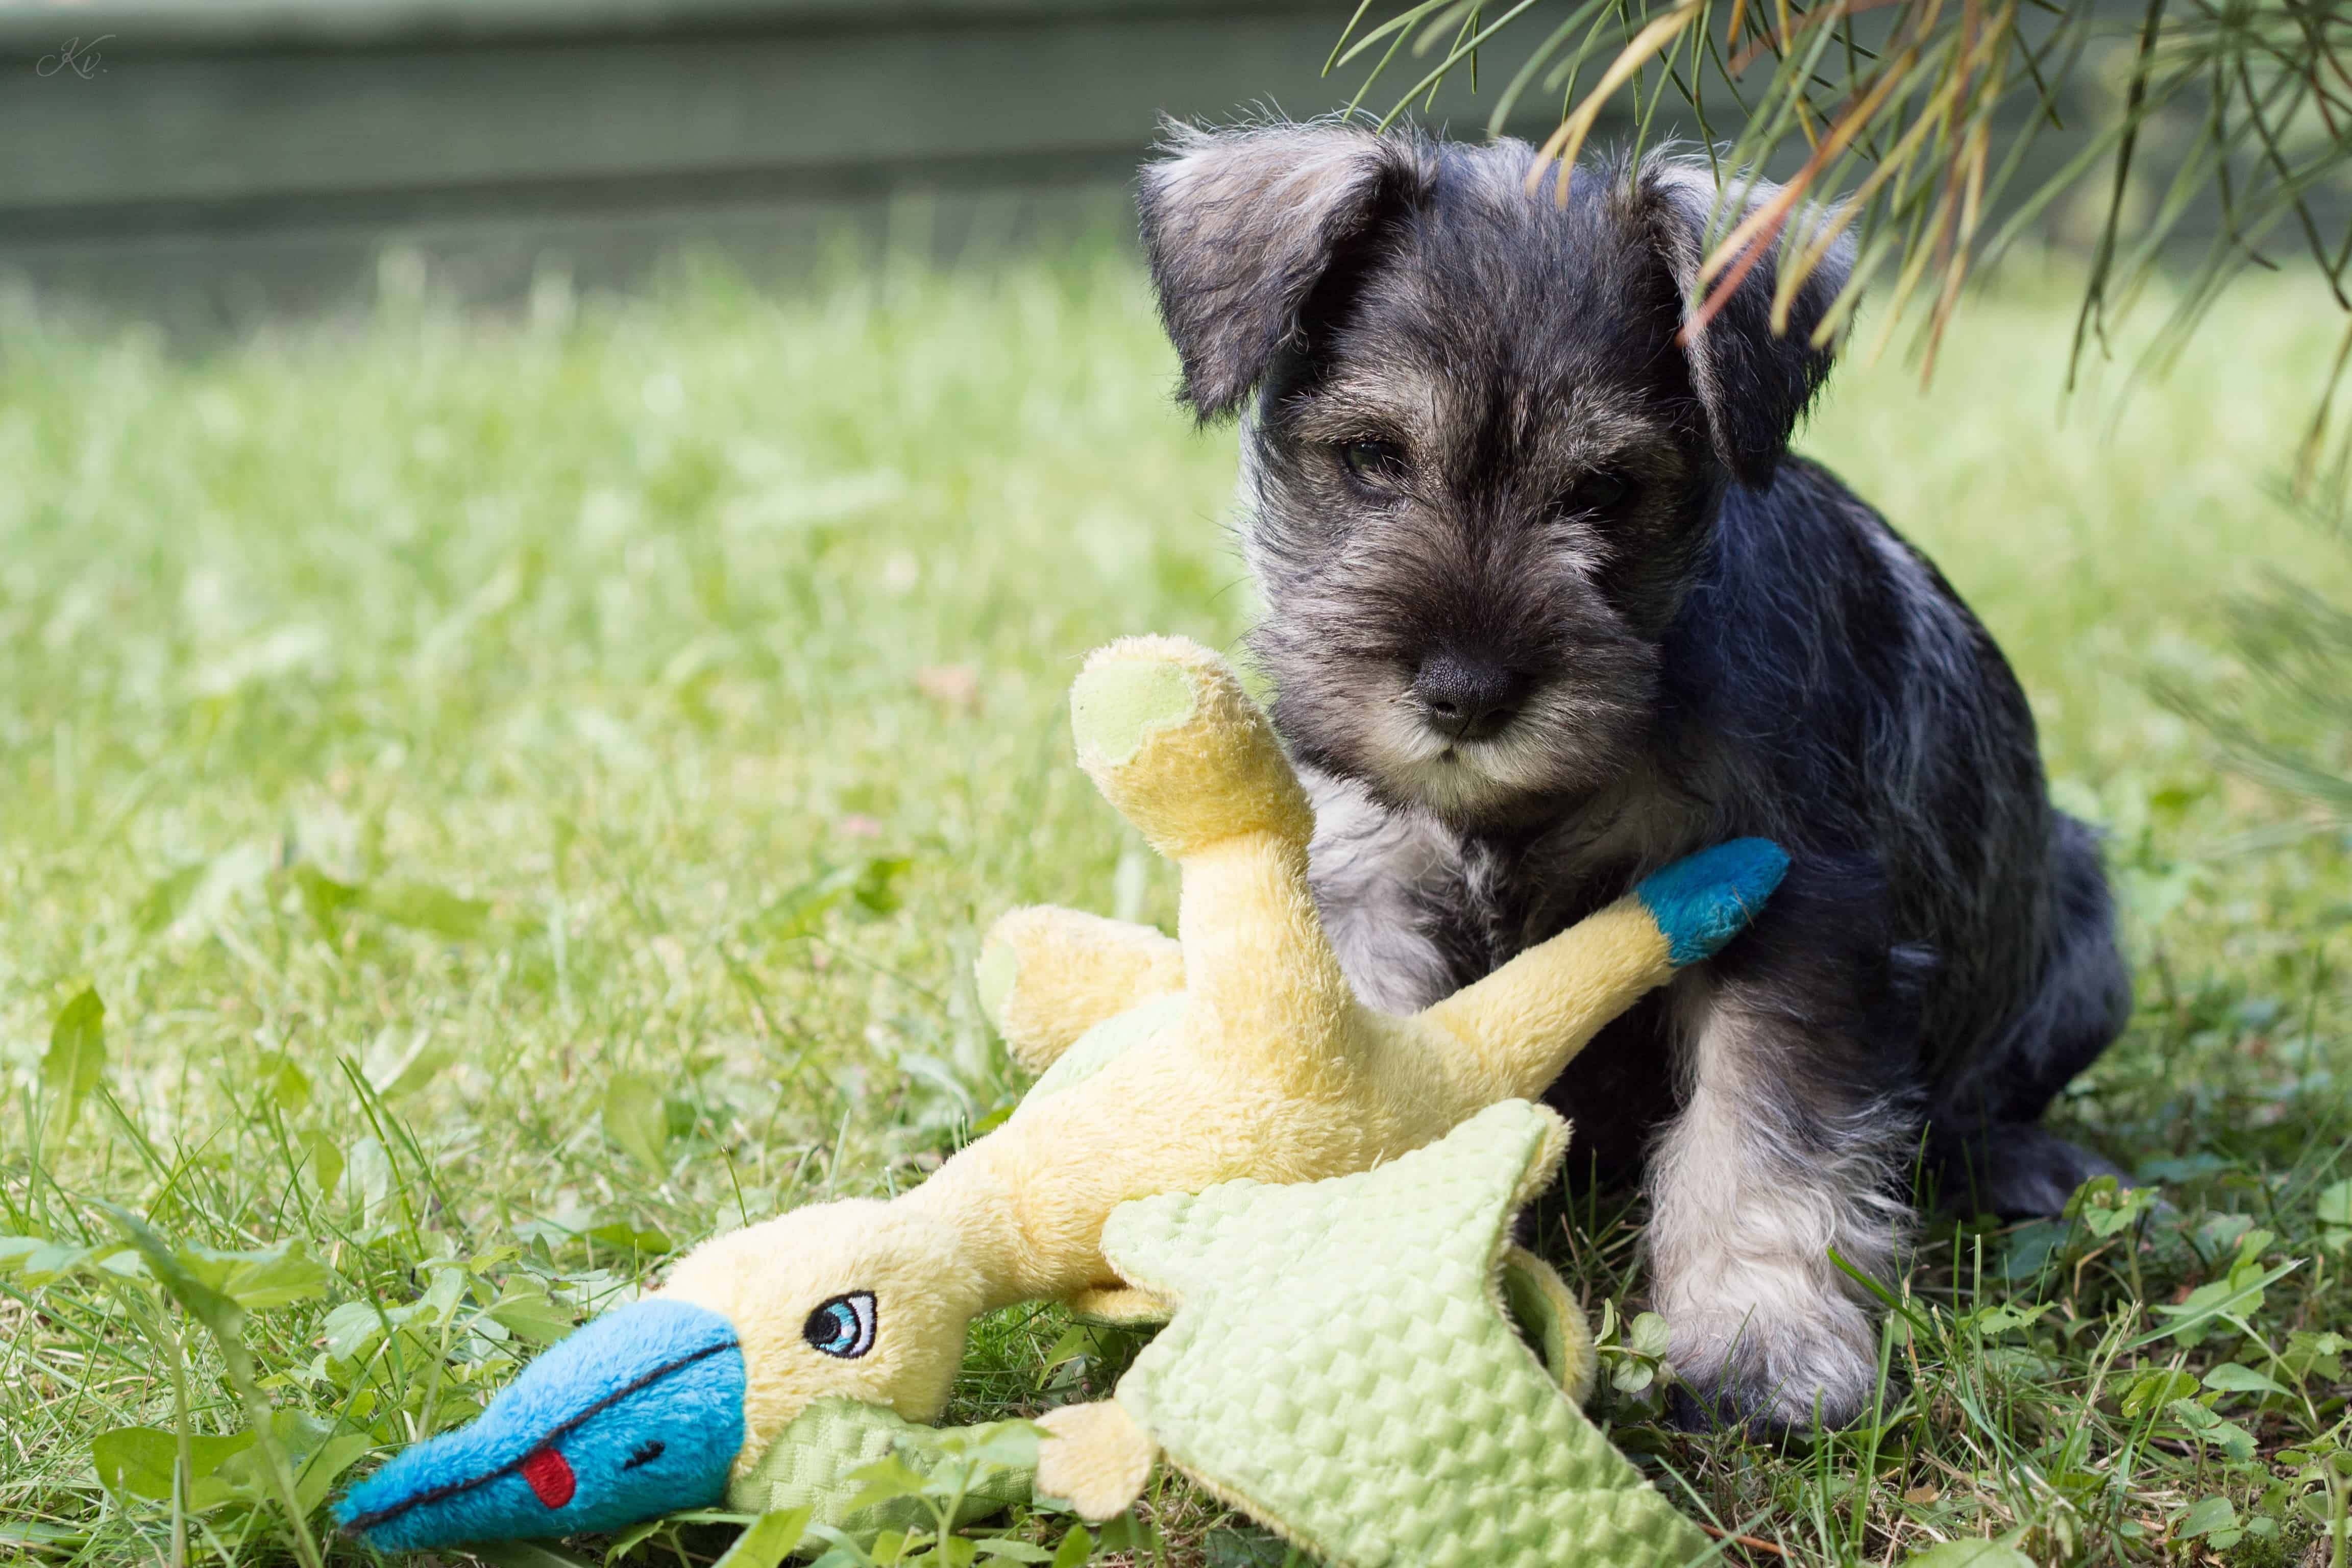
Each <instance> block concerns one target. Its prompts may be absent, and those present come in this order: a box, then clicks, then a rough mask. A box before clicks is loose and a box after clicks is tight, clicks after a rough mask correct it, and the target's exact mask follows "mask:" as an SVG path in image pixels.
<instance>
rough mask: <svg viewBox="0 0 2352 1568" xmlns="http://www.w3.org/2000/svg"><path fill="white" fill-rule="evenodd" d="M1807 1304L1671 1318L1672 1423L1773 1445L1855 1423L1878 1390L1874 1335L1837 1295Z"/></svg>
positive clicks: (1859, 1314) (1865, 1319)
mask: <svg viewBox="0 0 2352 1568" xmlns="http://www.w3.org/2000/svg"><path fill="white" fill-rule="evenodd" d="M1811 1305H1812V1310H1810V1311H1805V1310H1790V1304H1787V1303H1784V1304H1781V1305H1780V1307H1779V1308H1778V1310H1768V1309H1767V1308H1765V1307H1762V1306H1759V1307H1757V1308H1754V1309H1752V1310H1748V1311H1745V1312H1738V1311H1729V1310H1721V1309H1709V1310H1705V1311H1702V1312H1700V1313H1698V1314H1696V1315H1693V1316H1691V1317H1689V1318H1688V1319H1687V1321H1679V1322H1678V1321H1675V1320H1673V1319H1669V1320H1668V1321H1670V1322H1673V1323H1674V1328H1675V1339H1674V1349H1673V1351H1672V1352H1670V1358H1671V1359H1672V1361H1673V1363H1674V1365H1675V1372H1676V1373H1677V1374H1678V1376H1679V1378H1680V1382H1679V1383H1678V1384H1677V1385H1676V1387H1675V1391H1674V1394H1673V1398H1672V1401H1671V1405H1670V1410H1671V1414H1672V1415H1673V1417H1674V1419H1675V1424H1676V1425H1677V1426H1681V1427H1683V1428H1684V1429H1685V1431H1696V1432H1704V1431H1710V1430H1726V1429H1728V1428H1732V1427H1746V1428H1747V1429H1748V1431H1749V1432H1750V1433H1751V1434H1753V1435H1754V1436H1758V1437H1759V1438H1763V1439H1766V1440H1768V1441H1776V1440H1778V1439H1780V1438H1781V1437H1784V1436H1788V1435H1790V1433H1801V1432H1806V1431H1810V1430H1811V1429H1812V1428H1813V1427H1814V1426H1816V1424H1818V1425H1819V1426H1824V1427H1838V1426H1847V1425H1849V1424H1851V1423H1852V1422H1853V1421H1854V1420H1855V1419H1856V1418H1857V1417H1859V1416H1860V1415H1862V1413H1863V1412H1864V1410H1866V1409H1868V1408H1869V1405H1870V1399H1871V1394H1872V1393H1873V1392H1874V1389H1875V1388H1876V1387H1877V1384H1878V1356H1877V1343H1878V1336H1877V1334H1876V1332H1875V1331H1874V1329H1873V1327H1872V1324H1871V1321H1870V1317H1869V1315H1868V1314H1867V1313H1865V1312H1864V1310H1862V1309H1861V1308H1860V1307H1859V1306H1857V1305H1856V1304H1855V1303H1853V1301H1850V1300H1845V1299H1844V1298H1843V1297H1842V1296H1831V1297H1829V1298H1827V1299H1826V1300H1816V1301H1815V1302H1813V1303H1812V1304H1811Z"/></svg>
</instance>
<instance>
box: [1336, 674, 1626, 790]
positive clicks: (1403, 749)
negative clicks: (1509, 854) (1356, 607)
mask: <svg viewBox="0 0 2352 1568" xmlns="http://www.w3.org/2000/svg"><path fill="white" fill-rule="evenodd" d="M1591 708H1592V705H1591V704H1589V703H1584V702H1579V701H1578V700H1575V699H1574V698H1573V696H1572V695H1571V694H1570V693H1569V692H1568V691H1567V690H1566V689H1565V687H1564V684H1563V683H1561V682H1559V681H1552V682H1549V683H1547V684H1546V685H1545V686H1544V687H1542V688H1541V689H1538V691H1537V692H1536V693H1535V695H1534V696H1533V697H1532V698H1531V699H1529V700H1528V701H1526V702H1524V703H1522V704H1521V706H1520V709H1519V711H1518V713H1517V715H1516V716H1515V717H1514V718H1513V720H1512V721H1511V723H1510V724H1509V725H1508V726H1507V728H1505V729H1504V730H1503V731H1501V732H1500V733H1499V734H1496V735H1493V736H1490V737H1488V738H1486V739H1484V740H1475V741H1474V740H1461V739H1457V738H1455V737H1454V736H1451V735H1447V734H1445V733H1444V732H1443V731H1439V730H1436V729H1433V728H1432V727H1431V725H1430V723H1429V721H1428V720H1427V719H1426V718H1424V717H1423V714H1422V712H1421V710H1420V707H1419V705H1418V704H1417V703H1415V702H1414V701H1413V700H1412V697H1411V695H1410V694H1409V693H1406V692H1403V691H1398V692H1396V693H1395V694H1394V695H1392V696H1391V697H1389V698H1387V699H1386V700H1374V701H1370V702H1368V703H1366V704H1365V705H1364V708H1363V709H1362V710H1360V711H1361V718H1362V723H1361V727H1360V731H1359V732H1358V733H1357V735H1356V736H1355V737H1354V742H1355V743H1354V746H1353V747H1352V748H1351V749H1352V750H1353V751H1354V752H1356V756H1355V758H1354V759H1353V761H1354V763H1355V765H1354V766H1353V767H1352V768H1350V769H1349V771H1350V772H1354V773H1359V774H1360V776H1362V777H1363V778H1364V780H1365V782H1366V783H1368V784H1371V785H1372V787H1373V789H1374V791H1375V792H1376V793H1377V794H1379V795H1381V796H1384V797H1386V798H1387V799H1389V800H1390V801H1391V802H1392V803H1395V804H1400V805H1406V804H1409V805H1419V806H1422V807H1424V808H1426V809H1427V810H1429V811H1431V812H1433V813H1434V814H1435V815H1437V816H1440V817H1442V818H1444V819H1445V820H1447V821H1450V822H1454V823H1457V824H1462V825H1470V824H1483V823H1503V822H1507V821H1510V820H1512V819H1515V818H1518V817H1522V816H1537V815H1540V814H1541V813H1542V812H1543V811H1544V810H1545V809H1546V808H1547V807H1548V806H1549V805H1551V804H1553V803H1556V802H1557V801H1559V799H1560V798H1561V797H1562V796H1564V795H1575V794H1579V793H1581V792H1583V791H1586V790H1590V789H1591V788H1594V787H1596V786H1597V785H1599V784H1601V782H1602V781H1603V780H1604V779H1605V778H1606V777H1607V776H1608V774H1609V773H1610V772H1611V771H1612V769H1611V766H1610V764H1609V763H1608V761H1607V759H1608V757H1609V756H1610V755H1611V754H1612V752H1613V751H1615V750H1616V749H1618V742H1619V740H1620V737H1619V736H1618V735H1617V734H1616V733H1615V731H1616V730H1617V729H1618V726H1617V725H1615V724H1610V723H1602V724H1601V725H1598V726H1595V725H1594V723H1593V721H1595V720H1596V719H1598V718H1602V717H1603V716H1604V715H1603V714H1601V713H1599V712H1595V711H1592V710H1591ZM1607 716H1608V717H1614V715H1613V714H1611V715H1607ZM1596 730H1597V732H1594V731H1596Z"/></svg>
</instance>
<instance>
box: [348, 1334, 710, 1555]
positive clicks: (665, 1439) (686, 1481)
mask: <svg viewBox="0 0 2352 1568" xmlns="http://www.w3.org/2000/svg"><path fill="white" fill-rule="evenodd" d="M742 1446H743V1353H742V1352H741V1350H740V1349H739V1348H738V1346H737V1344H736V1338H735V1327H734V1325H733V1324H732V1323H730V1322H729V1321H727V1320H726V1319H725V1318H723V1317H721V1316H719V1314H718V1313H716V1312H712V1311H709V1310H705V1309H703V1308H700V1307H695V1306H689V1305H688V1304H687V1303H685V1302H683V1301H666V1300H648V1301H639V1302H635V1303H634V1304H632V1305H630V1306H626V1307H623V1308H621V1309H620V1310H617V1311H613V1312H608V1313H606V1314H605V1315H604V1316H603V1317H601V1318H598V1319H597V1320H595V1321H593V1322H592V1323H590V1324H588V1325H587V1326H586V1327H585V1328H583V1329H582V1330H580V1331H579V1332H577V1333H575V1334H573V1335H572V1337H571V1338H569V1339H566V1340H564V1341H562V1342H560V1343H558V1344H556V1345H555V1346H553V1347H552V1348H551V1349H550V1350H549V1351H548V1352H546V1353H545V1354H544V1355H542V1356H541V1357H540V1358H539V1359H538V1360H537V1361H534V1362H533V1363H530V1365H529V1366H528V1367H525V1368H524V1369H523V1371H522V1373H520V1375H519V1376H518V1377H516V1379H515V1380H514V1382H513V1383H511V1384H509V1385H508V1386H507V1387H506V1388H505V1389H504V1390H502V1391H501V1392H500V1393H499V1394H498V1396H497V1397H496V1398H494V1399H492V1400H491V1401H490V1405H489V1408H488V1409H487V1410H485V1411H483V1412H482V1414H481V1415H480V1417H479V1418H478V1420H476V1421H475V1422H474V1423H473V1424H472V1425H471V1426H463V1427H460V1428H458V1429H457V1431H454V1432H446V1433H444V1434H442V1435H441V1436H437V1437H434V1438H431V1439H430V1440H428V1441H426V1442H424V1443H420V1444H418V1445H417V1446H416V1447H413V1448H410V1449H409V1450H407V1451H406V1452H405V1453H403V1454H400V1455H399V1456H397V1457H395V1458H394V1459H393V1460H392V1462H391V1463H389V1464H387V1465H385V1466H384V1467H383V1468H382V1469H380V1470H378V1471H376V1473H375V1474H374V1475H373V1476H370V1477H369V1478H368V1479H366V1480H364V1481H362V1482H361V1483H360V1484H359V1485H358V1486H356V1487H354V1488H352V1490H351V1492H350V1494H349V1495H348V1496H346V1497H345V1498H344V1499H343V1500H342V1501H341V1503H339V1504H338V1505H337V1506H336V1510H335V1513H336V1518H337V1520H338V1521H340V1522H341V1524H342V1526H343V1528H344V1529H345V1530H347V1531H351V1532H352V1534H354V1535H358V1536H361V1537H362V1538H364V1539H365V1540H367V1541H368V1542H372V1543H373V1544H374V1545H376V1546H378V1547H381V1548H383V1549H384V1550H386V1551H394V1552H399V1551H414V1550H415V1549H417V1548H420V1547H427V1546H444V1545H449V1544H452V1543H454V1542H462V1541H509V1540H516V1539H521V1538H525V1537H530V1536H553V1535H570V1534H572V1533H573V1532H575V1531H605V1530H616V1529H619V1528H620V1527H621V1526H623V1525H626V1524H633V1523H635V1522H636V1521H639V1520H645V1519H651V1518H653V1517H655V1516H656V1515H657V1514H662V1513H667V1512H668V1511H669V1510H673V1509H680V1508H695V1507H700V1506H704V1505H708V1504H710V1503H715V1502H717V1501H718V1500H719V1499H720V1498H721V1497H722V1496H723V1495H724V1494H725V1491H726V1489H727V1472H728V1468H729V1467H730V1465H732V1464H733V1463H734V1460H735V1455H736V1452H737V1450H739V1449H740V1448H741V1447H742Z"/></svg>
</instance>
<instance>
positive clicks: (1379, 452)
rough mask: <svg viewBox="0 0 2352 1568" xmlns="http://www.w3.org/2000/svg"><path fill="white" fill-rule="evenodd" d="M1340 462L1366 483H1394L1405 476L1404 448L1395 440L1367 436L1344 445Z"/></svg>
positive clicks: (1340, 452)
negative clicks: (1375, 438)
mask: <svg viewBox="0 0 2352 1568" xmlns="http://www.w3.org/2000/svg"><path fill="white" fill-rule="evenodd" d="M1339 464H1340V466H1341V467H1342V468H1346V469H1347V470H1348V472H1349V475H1350V476H1352V477H1353V478H1355V479H1360V480H1362V481H1363V482H1364V483H1366V484H1374V485H1378V484H1393V483H1395V482H1396V481H1397V480H1398V479H1402V478H1403V477H1404V470H1405V461H1404V448H1403V447H1400V446H1398V445H1397V444H1396V443H1395V442H1393V441H1378V440H1374V439H1372V438H1371V437H1365V438H1363V439H1361V440H1357V441H1349V442H1347V443H1345V444H1344V445H1342V446H1341V447H1340V448H1339Z"/></svg>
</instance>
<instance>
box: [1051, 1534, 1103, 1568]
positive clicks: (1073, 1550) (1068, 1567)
mask: <svg viewBox="0 0 2352 1568" xmlns="http://www.w3.org/2000/svg"><path fill="white" fill-rule="evenodd" d="M1094 1554H1095V1538H1094V1537H1093V1536H1092V1535H1090V1534H1088V1533H1087V1527H1086V1526H1085V1525H1083V1524H1074V1525H1072V1526H1070V1532H1069V1533H1068V1534H1067V1535H1065V1536H1063V1537H1062V1543H1061V1544H1060V1545H1059V1546H1056V1547H1055V1548H1054V1568H1082V1565H1083V1564H1084V1563H1086V1561H1087V1559H1088V1558H1090V1557H1092V1556H1093V1555H1094Z"/></svg>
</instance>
